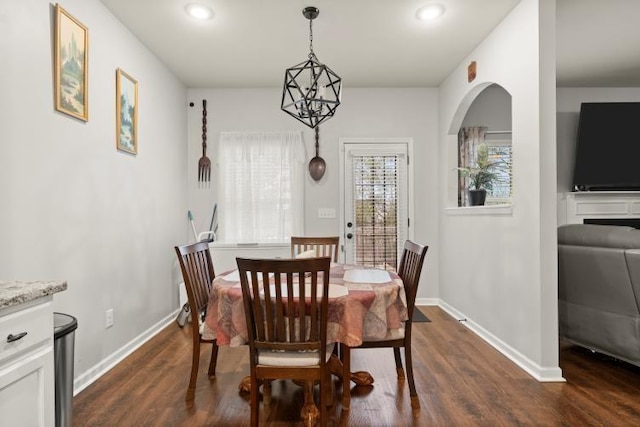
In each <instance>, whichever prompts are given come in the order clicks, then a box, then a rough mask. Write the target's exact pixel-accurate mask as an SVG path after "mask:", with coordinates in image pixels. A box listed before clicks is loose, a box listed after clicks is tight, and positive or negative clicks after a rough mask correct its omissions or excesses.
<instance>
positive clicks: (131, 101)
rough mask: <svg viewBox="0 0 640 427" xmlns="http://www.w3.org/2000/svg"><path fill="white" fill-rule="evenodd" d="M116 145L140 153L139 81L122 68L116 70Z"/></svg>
mask: <svg viewBox="0 0 640 427" xmlns="http://www.w3.org/2000/svg"><path fill="white" fill-rule="evenodd" d="M116 147H117V148H118V150H120V151H126V152H127V153H131V154H137V153H138V82H137V81H136V80H135V79H134V78H133V77H131V76H130V75H129V74H127V73H125V72H124V71H122V70H121V69H120V68H118V69H117V71H116Z"/></svg>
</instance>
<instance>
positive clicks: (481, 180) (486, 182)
mask: <svg viewBox="0 0 640 427" xmlns="http://www.w3.org/2000/svg"><path fill="white" fill-rule="evenodd" d="M495 166H496V165H495V163H494V162H492V161H491V160H490V159H489V147H487V145H486V144H480V145H478V148H477V149H476V165H475V166H473V167H465V168H458V170H459V171H460V173H461V174H462V175H463V176H466V177H468V178H469V188H468V189H467V192H468V194H469V205H471V206H482V205H484V202H485V200H486V198H487V190H491V189H492V188H493V180H494V179H495V178H496V176H497V175H496V174H495V172H494V167H495Z"/></svg>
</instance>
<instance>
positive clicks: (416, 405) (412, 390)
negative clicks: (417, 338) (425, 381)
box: [404, 343, 420, 409]
mask: <svg viewBox="0 0 640 427" xmlns="http://www.w3.org/2000/svg"><path fill="white" fill-rule="evenodd" d="M404 359H405V361H406V365H407V376H408V377H409V396H411V407H412V408H413V409H420V400H419V399H418V393H417V391H416V383H415V382H414V380H413V361H412V360H411V344H410V343H409V344H406V345H405V347H404Z"/></svg>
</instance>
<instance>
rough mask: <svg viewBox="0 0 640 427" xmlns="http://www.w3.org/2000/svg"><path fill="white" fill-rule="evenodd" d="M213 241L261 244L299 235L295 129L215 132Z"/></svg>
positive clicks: (300, 183)
mask: <svg viewBox="0 0 640 427" xmlns="http://www.w3.org/2000/svg"><path fill="white" fill-rule="evenodd" d="M218 147H219V153H218V162H219V163H218V171H219V180H218V185H219V187H218V200H219V202H218V209H219V215H220V216H219V224H220V226H219V230H218V238H219V240H223V241H228V242H238V243H242V242H252V243H253V242H265V241H283V240H289V238H290V237H291V236H292V235H296V234H302V232H303V225H304V223H303V218H304V211H303V209H304V162H305V155H304V145H303V143H302V133H301V132H221V133H220V144H219V146H218Z"/></svg>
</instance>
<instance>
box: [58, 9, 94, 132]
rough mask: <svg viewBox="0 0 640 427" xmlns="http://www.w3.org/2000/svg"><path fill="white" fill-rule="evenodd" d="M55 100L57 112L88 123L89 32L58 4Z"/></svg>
mask: <svg viewBox="0 0 640 427" xmlns="http://www.w3.org/2000/svg"><path fill="white" fill-rule="evenodd" d="M55 14H56V20H55V22H56V23H55V42H54V50H55V66H54V67H55V70H54V74H55V99H56V110H58V111H60V112H62V113H65V114H68V115H70V116H73V117H75V118H77V119H80V120H84V121H85V122H86V121H87V120H89V102H88V99H89V73H88V65H89V61H88V55H89V30H88V29H87V27H85V26H84V25H82V24H81V23H80V22H79V21H78V20H77V19H75V18H74V17H73V16H71V15H70V14H69V12H67V11H66V10H64V9H63V8H62V7H61V6H60V5H59V4H56V10H55Z"/></svg>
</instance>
